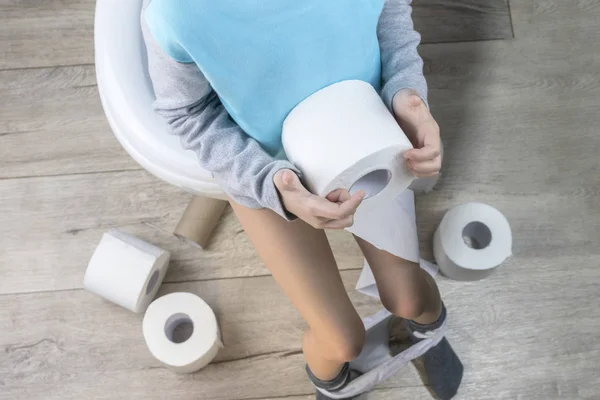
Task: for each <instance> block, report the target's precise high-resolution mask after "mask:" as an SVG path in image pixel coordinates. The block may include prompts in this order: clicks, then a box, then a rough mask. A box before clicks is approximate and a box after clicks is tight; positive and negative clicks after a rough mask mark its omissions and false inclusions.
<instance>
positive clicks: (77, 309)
mask: <svg viewBox="0 0 600 400" xmlns="http://www.w3.org/2000/svg"><path fill="white" fill-rule="evenodd" d="M0 1H1V0H0ZM416 1H417V2H418V1H419V0H416ZM38 3H39V4H40V7H42V8H44V7H45V8H46V9H47V8H48V7H49V5H50V4H56V0H48V1H46V2H35V4H36V5H37V4H38ZM42 3H43V4H42ZM84 3H85V2H82V3H81V4H84ZM0 4H3V7H6V6H7V5H9V4H10V5H11V7H15V9H18V10H19V12H20V10H22V9H23V6H24V5H26V6H28V7H30V9H31V10H33V9H34V8H35V7H34V3H32V2H30V3H28V2H10V3H8V2H6V1H4V3H0ZM62 4H64V5H65V6H66V8H68V6H69V5H71V6H72V5H73V4H74V3H70V2H69V1H68V0H65V1H63V2H62ZM440 4H442V2H440ZM511 9H512V11H513V15H512V16H513V21H514V23H515V34H516V39H515V40H511V41H490V42H469V43H451V44H435V45H433V44H432V45H424V46H422V47H421V54H422V55H423V57H424V58H425V61H426V73H427V76H428V81H429V86H430V98H429V100H430V103H431V105H432V110H433V113H434V115H435V117H436V118H437V119H438V122H439V123H440V126H441V127H442V136H443V139H444V143H445V148H446V159H445V165H444V176H443V179H442V181H441V182H440V185H439V187H438V188H437V189H436V190H435V191H434V192H433V193H431V194H429V195H426V196H422V197H419V199H418V202H417V214H418V220H419V227H420V232H419V233H420V236H421V245H422V250H423V254H424V255H425V256H430V255H431V249H430V245H429V243H430V238H431V235H432V233H433V230H434V229H435V226H436V224H437V223H438V222H439V220H440V218H441V216H442V214H443V212H444V211H445V210H446V209H448V208H449V207H451V206H453V205H455V204H458V203H462V202H465V201H481V202H485V203H489V204H491V205H494V206H496V207H497V208H499V209H500V210H501V211H502V212H503V213H504V214H505V215H507V217H508V219H509V221H510V223H511V226H512V228H513V234H514V248H513V250H514V256H513V257H512V258H511V259H509V260H508V262H507V263H506V264H505V265H504V266H503V267H502V268H500V269H498V270H497V271H496V273H494V274H493V275H492V276H491V277H489V278H488V279H485V280H483V281H480V282H473V283H461V282H452V281H448V280H446V279H443V278H440V279H439V280H438V282H439V284H440V288H441V290H442V293H443V296H444V299H445V302H446V304H447V305H448V309H449V313H450V314H449V315H450V318H449V324H450V326H449V334H448V337H449V340H450V341H451V343H452V345H453V346H454V347H455V348H456V351H457V353H458V354H459V355H460V357H461V359H462V360H463V362H464V364H465V367H466V370H465V378H464V381H463V385H462V387H461V390H460V392H459V395H458V396H457V399H459V400H460V399H469V400H482V399H483V400H488V399H489V400H496V399H527V400H529V399H535V400H537V399H539V400H548V399H549V400H553V399H556V400H558V399H561V400H562V399H590V400H596V399H598V398H600V389H599V388H600V376H599V375H598V372H597V371H599V370H600V334H599V333H598V328H597V327H598V324H599V323H600V296H599V295H598V282H600V269H598V265H599V264H600V248H599V247H598V243H600V229H598V226H600V214H599V212H598V210H600V200H599V199H600V196H599V194H600V193H599V191H600V161H599V160H598V157H597V154H599V153H600V136H599V135H598V134H597V127H598V126H600V115H598V113H597V109H598V107H599V106H600V102H599V99H600V83H599V79H600V78H599V76H598V71H600V45H599V43H600V1H598V0H569V1H565V0H513V1H512V2H511ZM2 11H4V10H2ZM32 12H33V11H32ZM5 15H6V14H5V13H2V14H1V16H0V19H1V18H4V17H5ZM42 26H43V25H42ZM1 29H3V27H0V30H1ZM2 32H5V31H2ZM0 51H3V50H0ZM28 51H33V50H31V49H29V50H28ZM78 68H80V69H78ZM9 72H10V73H11V74H12V75H2V74H4V72H2V73H0V76H2V77H3V79H2V80H0V87H1V88H2V89H3V90H2V95H3V99H4V94H5V93H9V94H10V93H12V94H11V96H13V97H11V100H10V102H7V104H5V105H4V107H3V109H0V113H2V114H1V116H2V118H0V121H1V122H0V124H3V125H2V127H3V129H6V127H9V130H13V129H14V130H16V131H19V126H24V127H26V128H28V129H29V130H32V131H36V130H37V131H38V132H39V134H40V136H33V137H32V138H33V140H29V141H27V140H23V141H21V142H7V141H3V140H5V139H7V138H10V137H11V136H12V135H4V136H0V154H1V157H0V174H5V175H2V176H3V177H4V178H7V177H10V176H23V175H26V176H28V175H29V174H30V172H28V171H36V172H35V174H39V175H56V174H65V173H69V172H78V171H77V170H73V168H74V167H79V166H80V168H81V172H84V173H82V174H78V175H69V176H45V177H32V178H26V179H25V178H18V179H14V178H11V179H0V255H1V257H0V271H1V276H2V279H0V332H1V334H0V399H2V400H4V399H7V400H8V399H11V400H13V399H16V400H21V399H23V400H25V399H33V400H36V399H44V400H45V399H67V400H68V399H82V398H85V399H87V398H89V399H119V398H127V399H144V400H146V399H150V400H151V399H161V400H162V399H165V398H182V399H198V398H200V399H208V400H221V399H223V400H224V399H228V400H229V399H230V400H234V399H244V400H250V399H253V400H259V399H260V400H262V399H281V400H283V399H288V400H289V399H293V400H308V399H312V398H314V397H313V394H312V393H313V389H312V388H311V387H310V385H309V384H308V383H307V380H306V378H305V376H304V372H303V370H302V367H303V359H302V355H301V354H300V353H299V350H300V347H299V343H300V341H299V338H300V335H301V332H302V329H303V327H304V323H303V322H302V321H301V319H300V317H299V316H298V315H297V313H296V312H295V311H294V310H293V308H292V307H291V306H290V304H289V302H288V301H287V300H286V299H285V297H284V296H283V294H282V293H281V291H280V290H279V289H278V288H277V286H276V285H275V283H274V282H273V280H272V279H271V277H269V276H268V272H267V271H266V269H264V267H263V266H262V264H261V263H260V261H259V260H258V259H257V258H256V255H255V254H254V251H253V250H252V248H251V247H250V245H249V243H248V241H247V239H246V237H245V234H243V232H241V230H240V227H239V225H238V223H237V222H236V221H235V219H234V218H233V215H232V214H231V212H230V211H229V212H228V214H227V215H226V216H225V218H224V219H223V221H222V222H221V224H220V225H219V227H218V230H217V233H216V235H215V237H214V239H213V242H212V243H211V245H210V247H209V249H208V251H206V252H200V251H198V250H196V249H193V248H191V247H187V246H185V245H183V244H181V243H180V242H178V241H176V240H174V239H173V238H172V237H171V236H170V233H169V232H170V231H171V229H172V228H173V227H174V226H175V224H176V221H177V219H178V217H179V214H180V212H181V211H182V210H183V208H184V207H185V204H187V201H188V200H189V195H187V194H185V193H182V192H180V191H178V190H177V189H175V188H173V187H170V186H168V185H167V184H164V183H161V182H159V181H158V180H156V179H155V178H153V177H151V176H149V175H148V174H146V173H145V172H143V171H137V170H132V171H121V172H102V173H93V172H94V171H95V170H94V168H93V164H94V163H93V162H90V163H87V164H86V162H85V158H86V152H88V156H89V157H97V160H96V162H97V163H98V165H101V168H110V164H111V163H116V162H118V158H119V157H122V158H123V159H124V160H125V159H126V158H127V156H126V155H124V154H123V153H120V154H119V153H115V154H116V155H114V156H111V155H107V154H109V152H110V151H113V150H114V151H120V150H119V148H118V144H117V143H116V141H115V142H114V144H115V145H114V147H111V145H110V144H108V143H109V142H108V141H107V142H105V143H106V144H102V143H103V142H102V141H101V140H102V139H100V136H99V135H101V134H102V133H101V130H102V129H108V128H107V127H106V124H105V122H104V120H103V118H102V117H101V110H99V109H97V110H96V111H94V107H96V108H97V107H99V103H92V102H91V100H90V99H92V98H93V97H94V96H95V94H91V90H92V89H89V88H88V89H85V88H77V86H80V82H81V83H84V86H85V85H87V84H91V85H93V81H92V79H93V71H92V69H91V68H88V67H73V68H71V67H69V68H67V69H53V68H48V69H40V70H39V71H35V70H34V71H31V70H22V71H14V74H13V72H12V71H9ZM36 74H39V75H36ZM54 74H56V75H54ZM55 76H58V77H59V79H54V80H53V78H55ZM6 77H8V78H6ZM46 77H48V79H45V78H46ZM19 80H23V81H24V82H26V83H27V84H28V85H30V86H32V87H34V88H37V89H36V90H38V92H39V93H41V94H43V96H41V95H40V96H37V97H29V100H23V101H21V100H18V99H17V97H18V96H16V95H15V94H16V93H20V92H26V91H27V89H26V88H27V85H23V84H22V83H20V82H19ZM44 81H47V83H43V82H44ZM36 82H37V83H36ZM45 85H46V86H45ZM44 87H45V88H46V89H44ZM91 87H93V86H91ZM7 88H8V89H7ZM66 88H68V89H66ZM61 90H65V91H64V92H60V91H61ZM86 90H89V91H90V92H87V91H86ZM94 90H95V89H94ZM54 91H57V92H59V93H58V94H56V95H55V94H53V92H54ZM69 91H72V92H71V94H69ZM45 96H48V97H50V99H53V101H49V102H46V103H45V102H44V101H43V99H42V97H45ZM53 96H55V97H53ZM38 98H39V100H38ZM62 98H64V99H65V101H66V102H67V104H75V103H78V102H79V103H81V104H82V109H83V111H82V112H81V115H82V116H85V117H82V118H81V119H77V120H75V119H76V118H75V117H73V116H72V115H70V114H68V109H67V108H63V107H60V102H61V101H62V100H61V99H62ZM32 99H33V100H32ZM12 103H15V105H14V106H13V105H11V104H12ZM53 103H56V104H53ZM30 104H35V105H36V106H37V108H40V110H41V111H40V113H41V115H43V116H45V119H43V118H40V119H37V120H36V115H35V113H33V112H32V110H33V109H34V108H35V107H32V108H31V109H27V110H26V111H28V112H25V111H23V112H21V111H20V110H21V109H26V108H27V107H29V105H30ZM94 104H95V105H94ZM6 108H8V111H6ZM27 116H29V118H28V117H27ZM6 121H9V122H8V123H7V122H6ZM11 121H12V122H11ZM47 121H49V122H47ZM65 121H71V122H65ZM86 121H87V122H86ZM46 124H48V126H49V127H50V128H49V129H54V130H59V129H60V127H65V132H70V133H69V135H71V136H69V137H71V138H72V139H69V140H71V141H72V143H76V141H75V139H76V135H77V133H78V132H85V131H86V130H89V131H94V132H97V133H94V134H93V135H91V136H89V138H88V139H87V140H100V142H98V143H99V147H101V148H102V147H103V146H104V149H105V150H103V151H104V155H93V154H92V153H90V150H89V149H90V147H87V148H83V149H82V150H81V152H80V153H77V152H76V151H74V150H69V148H70V147H61V148H59V146H60V144H58V143H57V144H55V145H54V146H55V147H53V145H52V142H51V141H48V142H45V147H46V148H47V149H48V153H46V160H47V161H43V160H42V161H40V164H36V163H37V162H38V161H36V160H34V159H33V158H32V159H31V160H27V159H26V158H25V156H22V158H12V159H11V160H12V162H11V163H7V162H5V157H7V155H8V156H10V157H20V156H18V155H14V154H13V153H20V152H21V153H22V152H23V151H22V149H23V148H27V151H28V152H31V153H32V154H35V155H36V156H35V157H37V158H41V157H42V156H41V155H42V154H44V153H43V151H42V150H38V149H36V145H35V143H36V141H37V140H42V139H41V138H42V136H41V135H42V134H43V132H44V131H45V126H46ZM101 125H104V126H105V128H101ZM82 127H83V128H84V129H82ZM69 129H71V130H69ZM95 129H97V131H95ZM23 130H25V131H26V130H27V129H23ZM2 132H4V131H2ZM107 135H108V136H109V137H110V140H113V139H112V137H111V135H110V133H108V132H107ZM11 140H16V139H15V137H13V138H11ZM32 143H33V144H32ZM77 145H78V146H81V143H77ZM28 146H29V147H28ZM69 146H71V147H72V146H74V144H70V145H69ZM5 149H8V150H5ZM106 149H113V150H106ZM57 154H62V155H63V157H64V158H62V159H60V160H59V161H57V162H54V161H53V160H54V158H55V157H58V156H57ZM71 154H77V155H76V159H73V161H69V160H70V159H69V157H70V155H71ZM111 157H112V158H111ZM102 160H103V161H102ZM44 163H45V164H44ZM61 163H66V164H69V163H71V164H70V167H69V168H63V169H61V167H60V166H59V164H61ZM17 164H21V165H25V166H24V167H23V166H18V165H17ZM80 164H81V165H80ZM36 165H37V166H36ZM129 165H132V164H129ZM107 166H108V167H107ZM10 168H13V169H12V172H10V173H6V172H5V171H8V170H10ZM121 168H122V169H128V168H129V166H128V165H127V164H123V167H121ZM11 174H14V175H11ZM111 227H121V228H122V229H124V230H125V231H127V232H130V233H133V234H135V235H138V236H140V237H141V238H144V239H146V240H149V241H152V242H154V243H156V244H158V245H160V246H163V247H165V248H168V249H169V250H172V251H173V254H174V258H175V260H174V262H173V263H172V265H171V270H170V273H169V275H168V276H167V281H168V282H171V283H166V284H164V285H163V287H162V289H161V293H163V294H164V293H168V292H171V291H190V292H193V293H197V294H199V295H200V296H202V297H203V298H205V299H206V300H207V302H208V303H209V304H210V305H211V306H212V307H213V308H214V309H215V311H216V313H217V316H218V318H219V322H220V325H221V328H222V331H223V334H224V339H225V344H226V348H225V349H224V350H223V351H222V352H221V353H220V354H219V356H218V359H217V362H216V363H214V364H212V365H210V366H209V367H207V369H205V370H203V371H201V372H200V373H197V374H194V375H190V376H177V375H174V374H172V373H171V372H169V371H167V370H165V369H164V368H163V367H162V366H160V364H159V363H158V362H157V361H156V360H154V359H153V358H152V357H151V356H150V354H149V353H148V351H147V349H146V348H145V345H144V342H143V339H142V337H141V317H140V316H137V315H133V314H131V313H129V312H127V311H125V310H122V309H120V308H119V307H117V306H114V305H112V304H109V303H107V302H105V301H103V300H101V299H99V298H97V297H95V296H93V295H92V294H89V293H87V292H85V291H83V290H81V289H79V288H80V287H81V280H82V277H83V273H84V270H85V266H86V265H87V261H88V260H89V257H90V255H91V253H92V251H93V249H94V248H95V246H96V244H97V242H98V241H99V239H100V235H101V234H102V233H103V232H104V231H106V230H107V229H108V228H111ZM331 238H332V242H333V247H334V251H335V252H336V256H338V261H339V266H340V268H341V269H342V270H343V271H342V273H341V274H342V277H343V280H344V283H345V286H346V289H347V290H348V291H349V293H350V297H351V299H352V301H353V302H354V304H355V305H356V307H357V309H358V310H359V312H360V313H361V314H362V315H365V314H369V313H371V312H373V311H375V310H376V309H377V308H378V305H377V303H376V302H374V301H373V300H371V299H368V298H366V297H364V296H362V295H360V294H358V293H356V292H355V291H353V289H352V288H353V287H354V284H355V282H356V279H357V277H358V273H359V271H358V270H356V268H359V267H360V265H361V260H362V259H361V256H360V254H359V253H358V251H357V249H356V246H354V244H353V242H352V240H351V239H350V238H349V236H348V235H345V234H344V233H343V232H337V233H335V234H333V235H332V236H331ZM59 289H60V290H59ZM57 290H59V291H57ZM19 292H29V293H19ZM398 398H409V399H429V398H431V397H430V395H429V393H428V392H427V390H426V389H425V388H424V387H423V386H422V384H421V382H420V380H419V377H418V374H417V373H416V371H415V370H414V368H413V367H412V366H410V367H407V368H405V369H404V370H403V371H402V372H401V373H399V374H398V375H397V376H395V377H394V378H392V379H390V380H389V381H387V382H385V384H383V385H380V386H379V387H378V388H377V389H376V390H375V391H373V393H370V394H369V399H375V400H391V399H398Z"/></svg>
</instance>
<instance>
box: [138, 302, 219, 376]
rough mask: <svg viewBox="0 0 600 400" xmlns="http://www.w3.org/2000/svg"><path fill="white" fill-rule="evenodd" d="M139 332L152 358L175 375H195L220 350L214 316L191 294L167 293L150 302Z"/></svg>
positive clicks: (207, 307)
mask: <svg viewBox="0 0 600 400" xmlns="http://www.w3.org/2000/svg"><path fill="white" fill-rule="evenodd" d="M182 328H184V329H185V328H187V333H188V334H187V335H186V334H185V332H184V329H182ZM142 330H143V333H144V339H145V340H146V345H147V346H148V349H149V350H150V352H151V353H152V355H153V356H154V357H156V359H157V360H159V361H160V362H162V363H163V364H164V365H166V366H167V367H168V368H169V369H171V370H172V371H174V372H176V373H182V374H183V373H190V372H195V371H198V370H199V369H200V368H203V367H205V366H206V365H207V364H208V363H210V362H211V361H212V360H213V359H214V358H215V356H216V355H217V352H218V351H219V349H220V348H221V347H223V344H222V342H221V338H220V333H219V327H218V325H217V318H216V317H215V314H214V313H213V311H212V310H211V308H210V307H209V306H208V304H206V303H205V302H204V300H202V299H201V298H200V297H198V296H196V295H194V294H191V293H171V294H168V295H166V296H163V297H160V298H158V299H156V300H155V301H154V302H152V304H150V306H149V307H148V310H147V311H146V314H145V315H144V321H143V324H142ZM178 330H179V331H180V332H178ZM190 331H191V334H190ZM178 333H182V334H184V335H183V336H181V335H179V334H178Z"/></svg>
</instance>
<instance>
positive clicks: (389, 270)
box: [354, 236, 442, 324]
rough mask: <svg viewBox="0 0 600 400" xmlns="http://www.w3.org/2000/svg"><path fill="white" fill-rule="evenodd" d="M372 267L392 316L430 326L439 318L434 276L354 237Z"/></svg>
mask: <svg viewBox="0 0 600 400" xmlns="http://www.w3.org/2000/svg"><path fill="white" fill-rule="evenodd" d="M354 238H355V239H356V242H357V243H358V245H359V246H360V249H361V250H362V252H363V254H364V255H365V258H366V259H367V261H368V262H369V265H370V266H371V270H372V271H373V275H374V276H375V282H376V283H377V289H378V290H379V295H380V297H381V302H382V303H383V306H384V307H385V308H387V309H388V311H390V312H391V313H392V314H394V315H396V316H399V317H402V318H405V319H409V320H413V321H415V322H417V323H419V324H429V323H432V322H434V321H436V320H437V319H438V317H439V316H440V312H441V310H442V300H441V298H440V292H439V290H438V287H437V285H436V283H435V281H434V280H433V278H432V277H431V276H429V274H428V273H427V272H425V271H423V270H422V269H421V268H420V267H419V265H418V264H417V263H414V262H411V261H408V260H405V259H403V258H400V257H397V256H395V255H393V254H390V253H388V252H387V251H384V250H380V249H378V248H377V247H375V246H373V245H372V244H370V243H368V242H366V241H365V240H363V239H361V238H359V237H357V236H355V237H354Z"/></svg>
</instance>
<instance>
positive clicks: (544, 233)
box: [0, 152, 598, 293]
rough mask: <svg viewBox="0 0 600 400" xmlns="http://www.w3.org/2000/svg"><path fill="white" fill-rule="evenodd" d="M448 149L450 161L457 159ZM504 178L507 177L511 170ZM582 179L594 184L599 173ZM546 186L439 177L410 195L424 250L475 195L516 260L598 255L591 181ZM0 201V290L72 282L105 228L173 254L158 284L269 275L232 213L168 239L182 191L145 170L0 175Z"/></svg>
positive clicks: (345, 265)
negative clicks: (202, 245)
mask: <svg viewBox="0 0 600 400" xmlns="http://www.w3.org/2000/svg"><path fill="white" fill-rule="evenodd" d="M455 154H456V155H452V156H450V157H451V158H450V159H451V160H454V159H456V158H457V157H460V156H461V153H460V152H456V153H455ZM462 155H463V156H465V154H464V153H462ZM471 162H472V163H474V164H475V165H478V164H484V163H485V162H486V161H485V159H478V160H472V161H471ZM459 167H460V166H459ZM461 168H464V166H462V167H461ZM450 171H452V170H450ZM538 172H539V173H541V172H540V171H538ZM517 173H520V171H515V174H517ZM504 179H506V180H507V181H509V182H510V181H514V180H515V179H516V178H514V174H510V175H508V176H507V177H506V178H504ZM588 179H589V180H590V182H591V183H593V182H595V181H594V179H598V178H596V177H595V176H593V175H592V176H590V177H589V178H588ZM553 187H554V186H553ZM555 188H556V190H553V189H552V187H547V188H545V190H546V191H545V192H542V193H541V194H540V193H536V188H535V187H533V188H530V187H529V186H527V187H525V189H523V191H520V192H509V193H505V192H504V190H505V189H504V184H503V183H502V182H500V183H499V184H497V185H492V186H489V185H487V184H485V183H479V182H470V181H468V180H462V179H456V180H454V183H444V186H443V187H442V189H441V190H439V191H438V192H435V193H434V194H431V195H429V196H424V197H423V198H421V199H420V200H419V202H418V207H417V209H418V210H417V211H418V214H417V215H418V218H419V225H420V230H421V235H422V246H423V250H424V254H425V255H428V253H427V251H429V249H430V241H429V238H430V236H431V234H432V232H433V230H434V228H435V226H436V224H437V223H439V220H440V218H441V215H442V214H443V212H444V211H445V210H446V209H447V208H448V207H449V206H451V205H454V204H457V203H460V202H465V201H472V200H477V201H481V202H484V203H488V204H492V205H495V206H496V207H498V208H499V209H500V210H501V211H502V212H504V213H505V215H507V217H508V219H509V221H510V222H511V224H512V227H513V231H514V238H515V243H514V252H515V254H517V255H518V256H519V257H522V258H523V259H529V258H531V257H540V256H541V257H546V258H552V257H554V256H556V255H575V254H581V255H591V254H596V255H597V254H598V248H597V247H596V246H593V243H594V242H597V241H598V229H597V226H598V216H597V213H596V214H594V210H597V207H596V205H597V204H598V200H597V199H598V196H597V188H595V189H594V188H593V187H592V188H590V189H585V188H583V189H577V188H575V187H566V188H565V187H563V186H560V185H557V186H555ZM525 190H527V191H525ZM0 198H2V200H3V201H2V203H1V204H0V249H1V251H2V253H3V254H6V255H7V256H6V257H2V258H0V269H1V270H2V271H4V274H3V275H4V277H3V279H2V280H0V293H18V292H30V291H46V290H59V289H73V288H80V287H81V285H82V278H83V274H84V272H85V268H86V265H87V262H88V261H89V258H90V257H91V254H92V253H93V251H94V248H95V246H96V245H97V243H98V241H99V239H100V237H101V235H102V233H103V232H105V231H106V230H108V229H109V228H112V227H120V228H122V229H124V230H125V231H128V232H130V233H132V234H135V235H137V236H139V237H141V238H144V239H146V240H148V241H150V242H153V243H155V244H157V245H159V246H162V247H164V248H166V249H168V250H171V251H172V252H173V257H174V260H173V262H172V264H171V269H170V272H169V274H168V275H167V277H166V279H167V281H184V280H196V279H216V278H230V277H240V276H256V275H259V276H260V275H265V274H268V272H267V271H266V269H265V268H264V266H263V265H262V263H261V262H260V260H259V259H258V258H257V256H256V254H255V252H254V250H253V248H252V246H251V245H250V243H249V242H248V240H247V238H246V235H245V234H244V233H243V232H242V231H241V229H240V227H239V225H238V223H237V221H236V220H235V218H234V216H233V215H231V214H229V215H227V216H226V217H225V218H224V220H223V222H222V224H221V225H220V227H219V230H218V231H217V232H216V235H215V237H214V239H213V243H212V247H211V248H210V249H209V251H199V250H197V249H195V248H193V247H190V246H188V245H185V244H182V243H181V242H179V241H178V240H176V239H175V238H174V237H173V236H172V235H171V234H170V232H171V230H172V229H173V227H174V226H175V225H176V223H177V220H178V218H179V213H180V212H181V211H182V210H183V208H184V207H185V204H186V202H187V201H188V200H189V195H188V194H186V193H184V192H182V191H180V190H179V189H177V188H175V187H173V186H170V185H168V184H166V183H162V182H158V181H157V180H156V179H155V178H154V177H152V176H150V175H148V174H147V173H146V172H144V171H126V172H120V173H99V174H91V175H90V174H86V175H71V176H60V177H42V178H30V179H22V178H21V179H7V180H0ZM566 205H568V207H567V206H566ZM546 213H549V215H551V216H552V217H551V218H549V217H546ZM330 238H331V240H332V247H333V249H334V252H335V254H336V256H337V257H338V262H339V265H340V268H342V269H357V268H360V267H361V266H362V258H361V256H360V252H359V251H358V249H357V247H356V246H355V244H354V243H353V240H352V239H351V237H350V235H349V234H347V233H345V232H339V231H338V232H331V233H330ZM565 244H568V245H567V246H565Z"/></svg>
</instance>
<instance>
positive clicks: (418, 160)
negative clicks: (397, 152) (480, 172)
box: [392, 89, 442, 178]
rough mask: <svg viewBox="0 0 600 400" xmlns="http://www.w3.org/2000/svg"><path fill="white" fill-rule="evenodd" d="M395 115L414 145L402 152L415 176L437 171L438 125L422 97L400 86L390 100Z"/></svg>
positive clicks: (439, 161)
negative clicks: (412, 147)
mask: <svg viewBox="0 0 600 400" xmlns="http://www.w3.org/2000/svg"><path fill="white" fill-rule="evenodd" d="M392 106H393V109H394V116H395V117H396V120H397V121H398V124H400V127H401V128H402V130H403V131H404V133H405V134H406V136H408V138H409V139H410V141H411V142H412V144H413V146H414V147H415V148H414V149H411V150H408V151H406V152H405V153H404V158H405V159H406V163H407V165H408V167H409V168H410V170H411V171H412V172H413V174H414V175H415V176H416V177H419V178H420V177H424V176H432V175H437V174H438V173H439V172H440V168H441V167H442V157H441V140H440V128H439V126H438V124H437V122H435V120H434V119H433V117H432V116H431V113H430V112H429V109H428V108H427V106H426V105H425V103H424V102H423V100H421V97H419V95H418V94H417V93H415V92H414V91H413V90H410V89H402V90H400V91H399V92H398V93H396V95H395V96H394V99H393V101H392Z"/></svg>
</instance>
